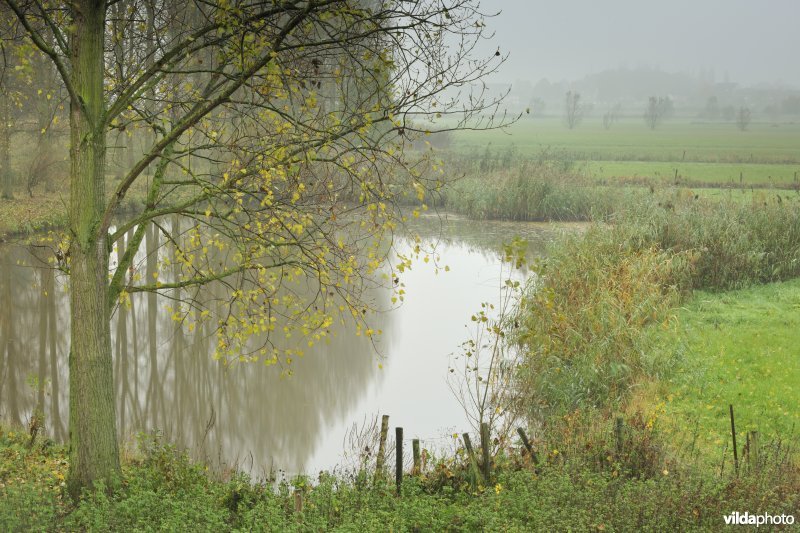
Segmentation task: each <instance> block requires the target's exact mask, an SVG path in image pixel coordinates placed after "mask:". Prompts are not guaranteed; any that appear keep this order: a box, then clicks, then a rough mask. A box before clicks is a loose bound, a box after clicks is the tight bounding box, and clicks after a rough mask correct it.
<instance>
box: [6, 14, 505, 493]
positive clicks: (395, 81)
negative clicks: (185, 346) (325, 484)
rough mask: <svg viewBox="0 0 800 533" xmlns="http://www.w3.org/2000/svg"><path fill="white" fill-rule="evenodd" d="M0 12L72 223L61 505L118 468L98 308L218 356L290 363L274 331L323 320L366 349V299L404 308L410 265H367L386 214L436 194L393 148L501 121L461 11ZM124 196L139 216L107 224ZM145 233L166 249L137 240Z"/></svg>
mask: <svg viewBox="0 0 800 533" xmlns="http://www.w3.org/2000/svg"><path fill="white" fill-rule="evenodd" d="M4 3H5V4H6V6H5V9H6V10H10V11H11V12H13V15H14V17H16V20H17V22H18V23H19V25H20V26H21V28H23V29H24V34H25V35H26V38H27V39H29V40H30V42H32V43H33V44H34V45H35V47H36V49H37V50H38V52H39V53H41V54H44V56H46V57H47V58H48V59H49V60H50V62H51V64H52V65H53V67H54V69H55V70H56V71H57V72H58V74H59V81H60V84H61V86H62V89H63V91H64V92H65V93H66V94H67V95H68V101H69V107H70V132H71V133H70V146H69V149H70V202H69V214H70V224H69V227H68V229H67V231H65V232H64V234H63V236H62V237H61V239H60V242H59V243H57V245H56V249H54V254H53V257H54V261H56V262H57V263H58V266H59V268H61V269H62V270H64V271H65V272H67V273H69V274H70V276H71V312H72V317H73V318H72V348H71V355H70V426H71V432H70V435H71V465H70V488H71V490H72V491H73V493H77V491H79V490H80V488H82V487H84V486H87V485H91V484H93V483H94V482H95V481H96V480H98V479H106V480H107V479H110V478H111V477H113V475H114V473H115V472H118V469H119V466H118V465H119V462H118V452H117V447H116V436H115V433H114V431H115V430H114V412H113V403H114V402H113V382H112V381H111V349H110V330H109V326H108V322H109V318H110V316H111V313H113V311H114V309H115V306H116V305H118V304H120V303H122V304H123V305H124V303H125V302H126V299H127V298H129V296H130V294H132V293H135V292H155V293H159V294H162V295H164V296H166V297H169V298H170V299H171V300H172V301H171V303H170V305H171V308H172V310H173V313H174V317H175V319H176V320H177V321H181V322H184V323H188V324H189V327H191V324H192V323H194V322H195V321H197V320H212V321H214V324H215V325H216V331H217V336H218V341H217V355H218V356H219V357H221V358H225V359H226V360H238V361H263V362H265V363H267V364H272V363H277V362H281V363H286V364H288V363H290V362H291V358H292V357H293V356H296V355H300V354H301V350H299V349H298V348H296V347H294V348H290V347H287V346H282V345H281V344H280V343H279V342H277V340H276V339H278V338H279V337H282V338H286V337H292V336H293V337H295V338H296V337H302V338H303V339H304V342H306V343H308V344H313V343H316V342H319V341H321V340H323V339H324V337H325V335H326V334H327V328H328V327H329V326H330V324H331V323H332V321H334V320H341V319H343V317H349V318H350V319H352V320H353V321H354V322H355V323H356V325H357V327H359V328H361V331H362V332H363V334H365V335H368V336H370V335H372V334H374V333H375V332H373V331H372V330H371V329H370V328H369V326H368V323H367V321H366V320H365V316H366V315H367V313H368V310H369V308H370V302H369V301H368V300H367V299H366V298H365V297H364V295H365V289H366V288H367V287H369V286H370V284H373V283H385V284H387V285H389V286H394V288H395V291H396V295H395V298H402V294H403V289H402V284H401V283H400V281H399V279H398V274H399V273H401V272H402V271H403V270H404V269H405V268H408V266H409V265H410V259H411V258H410V257H408V256H404V255H402V254H401V255H396V256H395V257H394V258H393V261H392V265H393V266H392V267H391V268H392V269H391V270H386V268H385V266H386V262H385V260H386V259H387V257H389V254H390V252H391V251H392V250H393V247H392V245H391V239H390V238H389V237H391V235H392V233H393V232H394V230H395V229H397V228H398V227H399V225H401V224H402V223H403V222H404V216H405V215H404V214H403V211H401V204H402V203H404V202H408V203H412V204H416V205H417V206H418V207H417V208H416V209H415V210H414V211H413V214H414V215H416V214H418V209H425V202H426V199H427V198H429V197H430V195H431V194H435V193H436V192H437V191H438V190H440V188H441V187H442V185H443V179H442V173H441V166H440V165H439V164H437V163H436V162H435V161H433V160H432V159H430V158H427V157H425V154H424V153H420V152H419V151H417V150H415V151H413V154H412V153H411V152H412V151H411V150H409V148H410V147H411V146H412V143H413V142H414V141H415V139H416V138H417V137H420V136H421V137H423V138H424V137H425V136H426V135H428V134H430V133H431V132H433V131H437V130H438V131H441V130H448V129H458V128H465V127H480V128H483V127H492V126H494V125H497V124H498V123H499V122H498V121H500V122H502V117H499V116H498V115H497V106H498V103H499V102H498V101H496V100H491V101H487V100H485V99H484V98H483V95H482V85H481V79H482V78H483V77H484V76H485V75H486V74H487V73H489V72H491V71H492V70H493V69H495V68H496V66H497V65H498V64H499V63H500V62H501V61H502V57H499V56H495V55H491V56H488V57H484V58H481V57H475V55H474V51H475V47H476V45H477V43H478V42H479V41H480V40H481V39H484V38H486V29H485V22H484V18H485V17H484V15H483V14H482V13H481V12H480V10H479V6H478V4H477V2H474V1H472V0H446V1H444V2H442V1H440V0H417V1H411V2H409V1H401V0H302V1H301V0H271V1H259V0H250V1H241V2H236V1H229V0H218V1H214V2H199V1H192V0H177V1H166V0H109V1H104V0H76V1H75V2H69V3H64V2H48V1H44V2H43V1H41V0H4ZM409 155H411V156H412V157H409ZM135 191H139V192H140V193H141V194H142V195H143V196H144V197H145V198H146V199H145V201H144V202H143V205H140V206H139V207H138V208H137V209H136V210H135V211H134V212H133V213H131V212H129V211H124V210H122V209H121V206H122V204H123V201H124V200H125V199H126V198H128V197H129V196H131V195H132V194H133V193H134V192H135ZM414 215H412V216H414ZM174 221H179V222H177V223H176V222H174ZM152 226H155V227H156V228H157V230H158V232H159V233H160V235H161V238H160V239H158V241H159V242H161V243H167V244H168V245H169V246H171V247H172V248H173V251H172V253H170V254H164V253H159V250H158V249H157V248H154V247H151V246H143V242H145V235H146V233H147V230H148V228H149V227H152ZM131 230H133V236H132V237H131V238H128V239H123V236H125V235H126V234H128V232H129V231H131ZM153 242H154V241H153ZM414 252H416V253H419V252H420V249H419V247H417V248H415V249H414ZM144 258H149V259H147V260H149V261H156V262H157V263H158V265H159V267H160V268H158V269H157V271H156V272H155V273H154V274H153V275H152V279H144V278H143V277H142V276H140V275H139V274H138V273H137V272H138V270H137V268H136V263H137V262H138V261H143V260H145V259H144ZM210 284H215V285H222V286H224V287H226V288H227V292H226V303H225V305H224V306H223V308H224V312H223V313H222V314H221V315H220V316H211V309H210V308H209V307H206V306H205V305H204V303H203V299H202V298H201V297H199V295H200V291H202V290H203V288H204V287H206V286H208V285H210ZM256 333H259V334H261V333H267V334H268V335H267V336H266V339H267V341H265V342H262V343H259V344H257V345H254V343H253V342H252V339H253V338H255V335H254V334H256ZM259 338H262V337H261V336H259Z"/></svg>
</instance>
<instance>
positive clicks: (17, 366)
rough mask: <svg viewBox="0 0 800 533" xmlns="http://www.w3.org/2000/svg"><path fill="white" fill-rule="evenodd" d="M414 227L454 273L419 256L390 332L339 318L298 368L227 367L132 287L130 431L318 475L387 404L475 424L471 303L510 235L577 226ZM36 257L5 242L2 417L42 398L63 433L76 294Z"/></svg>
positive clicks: (411, 431)
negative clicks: (456, 374) (348, 324)
mask: <svg viewBox="0 0 800 533" xmlns="http://www.w3.org/2000/svg"><path fill="white" fill-rule="evenodd" d="M414 230H415V231H418V232H419V233H420V234H421V235H423V237H424V238H425V239H426V240H427V242H428V243H434V242H435V243H437V251H438V253H439V254H440V255H441V258H442V259H441V264H442V265H443V264H447V265H448V266H449V267H450V271H449V272H446V273H445V272H443V271H440V272H439V273H438V274H436V273H435V270H434V267H433V265H432V264H424V263H422V262H421V261H420V262H419V263H418V264H415V265H414V267H413V269H412V270H411V271H410V272H408V273H407V274H406V276H405V278H404V282H405V284H406V290H407V296H406V299H405V301H404V303H403V304H402V305H401V306H400V307H399V308H397V309H394V310H392V311H389V312H386V313H381V314H379V315H377V316H376V317H375V318H374V320H372V324H374V328H375V329H382V330H383V332H384V333H383V335H382V336H381V337H380V339H379V340H378V341H377V346H373V345H372V344H371V343H369V342H367V341H366V340H365V339H364V338H363V337H357V336H356V335H355V334H354V332H352V331H347V330H340V331H338V332H337V334H336V335H335V337H334V338H332V340H331V342H330V344H327V345H320V346H318V347H315V349H313V350H308V351H307V353H306V355H305V356H304V357H302V358H298V359H296V360H295V361H294V362H293V363H292V370H293V375H292V376H290V377H281V376H280V368H277V367H274V366H273V367H265V366H263V365H260V364H244V365H235V366H232V367H225V366H223V365H222V364H220V363H218V362H216V361H214V360H213V359H212V358H211V356H210V354H211V352H212V350H213V343H214V342H215V338H214V336H213V333H212V332H211V331H206V330H205V329H204V328H203V327H200V328H199V329H198V330H195V331H193V332H189V331H188V330H187V329H186V328H180V327H177V326H176V324H175V323H174V322H173V321H172V320H171V318H170V314H169V312H168V310H167V309H166V306H167V302H166V300H162V299H160V298H158V297H155V296H150V295H135V297H134V298H133V299H132V305H131V307H130V308H129V309H124V308H119V309H117V310H116V312H115V314H114V316H113V318H112V343H113V347H114V369H115V382H116V387H117V391H116V397H117V402H118V404H117V415H118V419H119V430H120V435H121V438H122V439H124V440H125V441H126V442H133V441H134V440H135V436H136V435H137V434H138V433H140V432H154V431H156V432H159V433H161V434H163V436H164V438H165V439H166V440H168V441H170V442H173V443H175V444H176V445H178V446H179V447H181V448H185V449H187V450H189V451H190V452H191V453H192V454H193V455H195V456H196V457H199V458H202V459H205V460H207V461H210V462H211V463H212V464H214V465H217V466H218V467H222V468H225V467H230V466H236V467H238V468H240V469H243V470H246V471H249V472H250V473H251V474H253V475H254V476H256V477H260V476H263V475H264V474H265V473H266V472H268V471H269V470H270V469H275V470H278V469H281V470H284V471H286V472H290V473H294V472H307V473H313V472H317V471H319V470H322V469H330V468H333V467H334V466H336V465H338V464H341V463H342V462H343V461H345V460H346V458H345V457H343V452H344V451H345V450H346V449H347V448H349V447H350V446H351V438H352V435H353V432H352V428H353V427H354V426H356V427H363V426H365V425H369V423H370V422H371V421H373V420H374V419H375V417H376V416H378V415H380V414H388V415H390V417H391V418H390V424H391V426H393V427H394V426H402V427H403V428H404V429H405V437H406V438H408V439H412V438H420V439H422V440H423V445H424V446H429V447H433V446H435V445H436V443H437V442H442V441H443V440H445V439H447V438H448V437H447V435H449V434H451V433H453V432H454V431H464V430H467V429H468V428H469V425H468V423H467V420H466V417H465V415H464V413H463V411H462V409H461V407H460V405H459V404H458V402H457V401H456V399H455V397H454V396H453V394H452V392H451V391H450V389H449V387H448V386H447V383H446V379H447V378H446V376H447V374H448V372H447V369H448V362H449V360H450V357H451V356H452V354H454V353H456V352H457V351H458V350H459V346H460V345H461V343H462V342H463V341H465V340H466V339H467V338H468V337H469V330H468V329H467V326H466V324H467V323H469V317H470V315H471V314H472V313H473V312H474V311H476V310H477V309H478V308H479V307H480V303H481V302H484V301H490V302H496V301H498V300H499V298H500V285H501V278H502V277H503V275H502V273H501V263H500V256H499V254H498V251H499V248H500V244H501V243H502V242H503V241H508V240H510V239H511V238H512V237H514V236H521V237H523V238H525V239H527V240H528V241H529V243H530V246H531V251H532V253H541V252H542V250H543V249H544V246H545V245H546V243H547V241H549V240H551V239H552V238H553V237H555V236H556V235H558V234H559V233H561V232H563V231H570V230H571V228H570V227H569V226H564V225H559V226H554V225H544V224H528V223H508V222H486V221H480V222H476V221H469V220H464V219H461V218H458V217H453V216H447V215H442V218H441V219H440V218H435V217H430V218H427V219H425V220H421V221H419V222H418V223H417V227H415V228H414ZM151 238H152V237H151ZM19 263H25V264H26V265H20V264H19ZM145 263H146V261H142V264H143V265H144V264H145ZM33 264H35V261H33V260H32V259H31V250H30V249H28V248H25V247H22V246H18V245H4V246H2V247H0V303H2V305H0V419H2V420H5V421H10V422H14V423H21V424H25V423H27V422H28V421H29V420H30V417H31V415H32V413H33V412H34V411H35V410H37V409H38V410H40V411H41V412H43V413H44V414H45V417H46V426H45V431H46V433H47V434H48V435H49V436H50V437H51V438H53V439H55V440H57V441H63V440H65V439H66V431H67V420H68V411H67V408H68V406H67V400H68V390H67V381H68V380H67V355H68V350H69V320H70V318H69V305H68V299H67V293H66V290H65V285H64V279H63V278H62V277H61V276H60V275H59V274H57V273H54V271H53V270H51V269H49V268H40V267H36V266H31V265H33ZM142 268H146V267H145V266H143V267H142ZM375 297H376V298H377V299H379V300H381V299H383V300H386V301H388V299H389V297H390V295H389V292H388V290H387V291H386V293H385V294H378V295H375Z"/></svg>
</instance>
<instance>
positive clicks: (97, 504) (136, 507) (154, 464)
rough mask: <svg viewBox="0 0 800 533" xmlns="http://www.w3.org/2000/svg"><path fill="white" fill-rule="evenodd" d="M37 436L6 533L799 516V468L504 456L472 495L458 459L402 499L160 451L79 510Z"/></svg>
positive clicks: (60, 457)
mask: <svg viewBox="0 0 800 533" xmlns="http://www.w3.org/2000/svg"><path fill="white" fill-rule="evenodd" d="M29 440H30V439H29V437H28V435H27V434H26V433H25V432H23V433H21V434H20V433H18V432H17V433H15V432H11V431H8V430H7V429H5V430H3V431H0V529H3V530H5V531H17V530H36V531H44V530H63V531H130V530H137V531H139V530H146V531H154V530H169V531H184V530H199V531H212V530H213V531H475V530H489V531H498V530H504V531H532V530H534V531H547V530H556V529H557V530H578V531H603V530H607V531H634V530H636V531H665V530H675V531H677V530H680V531H714V530H718V529H719V528H720V527H721V525H722V524H723V516H724V515H727V514H729V513H730V512H732V511H734V510H744V509H747V510H749V511H750V512H755V513H758V512H768V513H771V514H781V513H790V512H793V511H794V510H795V509H796V505H797V504H798V501H797V498H798V496H797V495H798V491H797V488H798V486H800V485H799V484H798V483H799V480H798V477H797V475H796V473H794V472H791V471H784V472H782V473H778V472H775V471H774V470H772V469H771V470H770V475H768V476H765V475H760V476H755V475H753V476H749V475H748V476H744V475H743V476H740V477H739V478H733V477H720V476H714V475H711V476H709V475H703V474H699V473H697V472H692V471H689V470H680V469H679V470H667V467H663V468H662V469H660V470H659V471H658V472H657V473H655V474H654V475H652V476H629V475H625V473H624V472H623V471H621V470H620V469H619V468H618V467H616V466H614V465H613V464H609V465H607V466H599V465H598V464H596V463H592V462H590V461H589V460H587V459H586V458H585V457H572V458H568V459H566V460H565V459H563V458H562V457H563V456H558V454H556V453H551V454H550V455H549V456H548V458H547V459H546V460H545V463H544V464H542V465H540V467H539V469H538V473H536V472H534V470H533V469H532V468H531V467H530V464H529V463H527V462H526V460H525V459H524V458H521V457H519V456H515V455H508V456H506V457H505V459H504V461H505V462H504V463H503V466H502V467H501V468H499V470H498V474H497V477H496V479H493V480H492V482H491V483H490V484H489V486H488V487H487V488H481V487H477V488H470V486H469V484H467V483H466V482H465V477H464V471H465V470H464V462H463V460H462V459H460V458H458V457H456V458H453V459H449V460H443V461H440V462H438V463H436V465H435V466H434V467H433V468H431V469H429V470H428V471H426V473H425V474H423V475H421V476H418V477H406V482H405V483H404V485H403V495H402V496H401V497H398V496H396V495H395V493H394V487H393V486H392V485H388V484H382V483H378V484H377V485H373V484H372V483H371V481H369V480H371V476H364V475H328V474H323V475H321V476H320V477H319V479H318V480H315V482H314V483H308V480H306V481H297V482H296V483H294V484H293V485H294V486H291V485H290V484H282V485H280V486H279V487H278V488H277V489H276V490H273V488H272V487H267V486H264V485H260V484H253V483H251V482H250V480H248V479H247V478H246V477H243V476H233V477H229V478H228V479H225V480H220V479H217V478H214V477H212V476H210V475H209V474H208V472H207V471H206V469H205V468H204V467H203V466H202V465H199V464H194V463H191V462H190V461H188V460H187V459H186V458H185V457H183V456H181V455H179V454H176V453H175V452H174V451H173V450H171V449H169V448H166V447H163V446H159V445H155V446H152V445H151V446H149V447H147V448H146V449H145V450H144V451H143V452H142V454H141V455H140V456H138V457H137V458H135V459H129V460H128V461H126V462H125V465H124V480H123V484H122V488H121V489H120V490H119V491H118V492H117V493H115V494H114V495H113V496H109V495H108V494H106V493H105V492H104V491H103V490H96V491H94V492H87V493H85V494H84V497H83V498H82V500H81V501H80V502H79V503H78V504H77V505H73V504H72V503H71V502H69V501H68V500H65V499H64V497H63V496H62V485H63V481H62V480H63V477H64V474H65V472H66V468H67V467H66V454H65V451H64V450H63V449H62V448H60V447H56V446H52V445H47V444H45V445H41V444H34V445H33V446H32V447H30V446H29ZM598 451H599V450H598ZM609 453H611V452H609ZM587 456H588V454H587ZM498 461H499V460H498ZM295 494H302V505H300V504H299V501H300V498H298V497H297V496H295Z"/></svg>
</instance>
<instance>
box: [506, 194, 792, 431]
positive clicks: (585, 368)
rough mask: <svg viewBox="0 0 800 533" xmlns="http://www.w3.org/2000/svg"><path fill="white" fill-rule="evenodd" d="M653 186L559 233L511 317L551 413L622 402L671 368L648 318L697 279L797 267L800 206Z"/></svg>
mask: <svg viewBox="0 0 800 533" xmlns="http://www.w3.org/2000/svg"><path fill="white" fill-rule="evenodd" d="M655 196H656V195H654V196H653V198H651V199H648V200H646V201H643V202H641V203H639V204H637V205H635V206H633V207H631V208H630V209H627V210H625V211H624V212H623V211H621V212H620V213H618V215H617V217H616V220H615V222H614V223H613V224H611V225H595V226H593V227H591V228H590V229H589V230H588V231H586V232H585V233H583V234H581V235H573V236H571V237H566V238H564V239H563V240H561V241H560V242H558V243H556V244H555V245H554V246H553V248H552V250H551V252H550V254H549V256H548V258H547V259H546V260H544V261H543V262H542V263H541V265H540V266H539V269H538V273H539V277H538V278H537V280H536V282H535V283H533V284H532V285H531V287H530V288H529V290H528V291H527V293H526V295H525V297H524V301H523V304H522V305H521V311H520V314H519V316H518V317H517V319H516V324H517V325H518V328H516V333H515V335H516V339H517V342H518V343H519V344H520V345H521V346H522V347H523V348H524V352H525V353H526V357H525V359H524V362H523V364H522V367H521V369H520V391H521V394H522V395H523V396H524V397H525V402H524V404H525V405H526V406H527V410H528V413H527V414H528V415H529V416H531V417H532V418H534V419H537V420H546V419H547V418H548V417H550V416H552V415H557V414H564V413H567V412H571V411H572V410H574V409H578V408H581V407H590V406H591V407H599V408H608V407H615V406H618V405H619V404H620V403H621V402H624V400H625V399H626V398H627V396H628V394H627V393H628V392H629V391H630V389H631V388H632V387H635V386H636V385H637V384H638V383H641V382H642V381H644V380H646V379H648V378H650V377H659V376H663V375H667V374H668V373H669V371H670V367H671V365H672V362H671V361H669V360H663V359H656V358H655V357H654V356H653V355H651V354H654V353H664V351H663V350H662V351H659V350H654V349H653V348H654V347H653V345H652V344H651V343H652V342H653V340H652V339H653V336H651V335H648V334H647V327H648V326H650V325H658V324H660V325H661V326H663V327H669V325H670V323H671V317H672V315H673V309H674V308H675V306H676V305H677V304H678V303H679V302H680V301H681V300H682V298H683V297H684V296H685V295H687V294H689V293H690V292H691V291H692V290H693V289H706V290H727V289H732V288H738V287H743V286H747V285H751V284H754V283H763V282H769V281H777V280H782V279H788V278H791V277H797V276H800V208H798V207H796V206H790V205H787V204H786V203H778V202H757V203H753V204H737V203H734V202H710V201H704V200H702V199H696V197H695V196H691V195H686V196H685V197H683V198H682V199H681V198H672V199H670V200H665V199H661V200H659V199H657V198H656V197H655Z"/></svg>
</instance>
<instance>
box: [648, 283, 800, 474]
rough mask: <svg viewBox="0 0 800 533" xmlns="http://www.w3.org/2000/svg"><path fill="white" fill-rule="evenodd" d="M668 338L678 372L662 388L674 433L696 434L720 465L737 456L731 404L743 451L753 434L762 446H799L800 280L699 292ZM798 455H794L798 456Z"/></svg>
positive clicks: (698, 440)
mask: <svg viewBox="0 0 800 533" xmlns="http://www.w3.org/2000/svg"><path fill="white" fill-rule="evenodd" d="M678 320H679V326H678V328H677V329H676V330H674V331H673V332H671V333H669V334H665V338H664V343H663V345H664V346H668V347H670V348H669V349H673V350H675V354H676V355H677V356H678V361H679V370H678V371H677V372H676V374H675V376H674V377H673V378H672V379H670V380H669V381H667V382H666V383H663V384H662V385H663V386H664V390H662V391H661V392H662V396H664V397H665V400H666V411H665V415H666V416H665V420H668V425H670V426H671V429H673V430H675V431H676V432H678V433H680V434H681V435H683V436H684V437H685V436H686V435H690V434H694V433H695V432H696V433H697V445H698V446H699V448H700V449H701V450H705V451H706V452H707V453H708V455H707V456H708V457H713V458H714V460H718V459H719V458H720V454H721V453H722V450H723V449H724V447H725V445H726V444H727V445H728V447H729V450H730V418H729V412H728V406H729V404H733V406H734V410H735V415H736V428H737V435H738V437H737V438H738V440H739V442H738V445H739V446H740V447H741V446H744V443H745V441H746V432H748V431H759V433H760V434H761V436H762V438H763V439H764V440H763V441H762V442H770V441H774V440H775V439H777V438H778V437H780V438H782V439H783V442H784V443H786V442H787V441H789V442H791V441H792V440H793V441H794V442H795V443H796V442H797V435H798V431H800V387H798V383H800V348H798V347H800V280H792V281H788V282H784V283H773V284H769V285H759V286H756V287H753V288H750V289H744V290H740V291H733V292H724V293H718V294H712V293H705V292H699V293H697V294H696V295H695V296H694V297H693V299H692V300H691V302H689V304H688V305H687V306H686V307H684V308H682V309H681V310H680V312H679V314H678ZM796 451H797V450H795V452H796Z"/></svg>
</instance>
